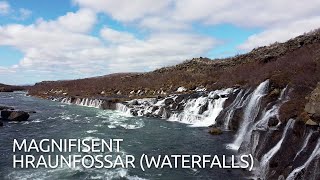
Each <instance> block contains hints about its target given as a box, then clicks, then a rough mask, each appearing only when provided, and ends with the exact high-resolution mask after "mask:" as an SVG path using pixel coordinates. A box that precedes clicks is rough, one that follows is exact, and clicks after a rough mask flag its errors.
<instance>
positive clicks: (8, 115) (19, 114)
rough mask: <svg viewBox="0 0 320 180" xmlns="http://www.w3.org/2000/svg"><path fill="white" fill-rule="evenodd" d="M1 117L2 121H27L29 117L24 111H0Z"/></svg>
mask: <svg viewBox="0 0 320 180" xmlns="http://www.w3.org/2000/svg"><path fill="white" fill-rule="evenodd" d="M1 117H2V119H3V120H9V121H27V120H28V119H29V117H30V115H29V113H27V112H24V111H8V110H5V111H1Z"/></svg>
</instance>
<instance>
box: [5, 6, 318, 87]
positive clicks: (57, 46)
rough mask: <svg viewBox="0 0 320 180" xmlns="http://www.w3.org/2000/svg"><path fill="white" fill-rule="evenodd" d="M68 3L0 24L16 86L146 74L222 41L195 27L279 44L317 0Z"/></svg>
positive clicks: (313, 11)
mask: <svg viewBox="0 0 320 180" xmlns="http://www.w3.org/2000/svg"><path fill="white" fill-rule="evenodd" d="M72 4H73V5H74V6H76V7H78V10H77V11H75V12H67V13H66V14H64V15H61V16H60V17H57V18H56V19H53V20H45V19H43V18H40V17H39V18H38V20H36V21H35V22H34V23H32V24H29V25H22V24H6V25H0V39H1V41H0V46H10V47H14V48H16V49H18V50H19V51H20V52H22V53H23V58H22V59H21V60H20V62H19V63H18V64H15V65H13V66H10V67H1V66H0V77H3V76H7V75H8V74H10V75H12V76H13V77H15V80H16V82H14V83H21V81H24V80H25V78H26V77H28V80H30V81H31V82H36V81H38V80H39V79H41V80H44V79H66V78H67V79H68V78H81V77H87V76H96V75H104V74H109V73H113V72H129V71H148V70H153V69H155V68H159V67H162V66H168V65H172V64H176V63H179V62H181V61H183V60H185V59H188V58H192V57H198V56H205V55H206V54H207V53H208V52H210V51H211V50H213V49H214V48H215V47H216V46H218V45H220V44H221V41H220V40H219V39H217V38H215V37H212V36H208V35H204V34H201V33H197V31H196V28H197V27H196V26H195V25H194V24H201V25H204V26H206V27H208V28H215V27H216V26H217V25H219V24H231V25H233V26H237V27H240V28H248V29H250V28H259V29H261V31H260V32H259V33H257V34H254V35H252V36H250V37H248V39H247V40H246V41H245V42H243V44H239V46H238V48H239V49H241V50H245V51H248V50H251V49H253V48H255V47H258V46H262V45H268V44H270V43H273V42H275V41H280V42H281V41H286V40H288V39H290V38H292V37H294V36H297V35H299V34H302V33H304V32H307V31H310V30H312V29H314V28H318V27H317V25H318V24H320V13H319V12H318V7H320V2H319V1H317V0H310V1H309V2H308V3H305V2H302V1H301V2H295V3H292V1H289V0H280V1H273V0H271V1H268V2H262V1H253V0H249V1H246V2H245V3H244V2H239V1H232V0H221V1H217V2H213V1H211V0H185V1H178V0H163V1H149V0H108V1H104V0H73V1H72ZM301 7H303V8H301ZM11 9H12V8H11V7H10V4H9V3H8V2H6V1H0V15H2V16H4V15H8V13H9V12H10V11H11ZM16 11H17V10H16ZM18 11H20V12H21V14H23V16H21V17H28V16H30V15H31V13H32V12H31V11H29V10H26V9H20V10H18ZM101 15H104V16H108V17H111V18H112V19H113V20H114V21H116V22H118V23H120V24H122V25H124V26H127V27H133V28H135V29H138V30H139V31H140V32H142V33H143V34H144V36H143V37H137V34H135V33H132V32H130V31H126V30H119V29H117V28H114V27H112V25H110V24H108V22H102V24H101V22H99V21H98V16H101ZM98 23H100V24H98ZM98 25H99V26H98ZM98 27H100V29H99V28H98ZM97 28H98V29H97ZM93 30H94V31H95V32H96V33H93Z"/></svg>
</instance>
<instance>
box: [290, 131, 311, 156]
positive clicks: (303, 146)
mask: <svg viewBox="0 0 320 180" xmlns="http://www.w3.org/2000/svg"><path fill="white" fill-rule="evenodd" d="M312 134H313V131H312V130H311V131H310V132H309V134H308V136H307V137H306V139H305V140H304V142H303V145H302V147H301V149H300V150H299V152H297V154H296V156H295V157H294V159H293V161H294V160H295V159H296V158H297V157H298V156H299V155H300V153H301V152H303V151H304V149H305V148H306V147H307V145H308V143H309V140H310V138H311V136H312Z"/></svg>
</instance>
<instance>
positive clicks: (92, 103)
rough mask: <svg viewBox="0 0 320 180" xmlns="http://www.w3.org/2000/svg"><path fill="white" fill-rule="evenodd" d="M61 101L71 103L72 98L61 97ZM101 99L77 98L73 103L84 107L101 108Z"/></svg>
mask: <svg viewBox="0 0 320 180" xmlns="http://www.w3.org/2000/svg"><path fill="white" fill-rule="evenodd" d="M61 102H62V103H66V104H72V99H71V98H70V97H68V98H63V99H62V100H61ZM102 103H103V101H102V100H100V99H89V98H77V99H76V100H75V102H74V104H76V105H78V106H86V107H94V108H101V105H102Z"/></svg>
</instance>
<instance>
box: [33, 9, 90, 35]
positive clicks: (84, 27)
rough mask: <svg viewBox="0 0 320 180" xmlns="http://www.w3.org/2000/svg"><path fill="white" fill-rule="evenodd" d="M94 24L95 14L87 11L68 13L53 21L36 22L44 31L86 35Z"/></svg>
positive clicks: (40, 20)
mask: <svg viewBox="0 0 320 180" xmlns="http://www.w3.org/2000/svg"><path fill="white" fill-rule="evenodd" d="M95 23H96V14H95V13H94V12H92V11H91V10H88V9H80V10H78V11H77V12H75V13H74V12H68V13H67V14H66V15H64V16H60V17H59V18H58V19H56V20H53V21H44V20H42V19H39V20H38V23H37V26H38V27H39V28H40V29H44V30H49V31H51V30H61V31H67V32H80V33H86V32H88V31H90V30H91V28H92V27H93V26H94V24H95Z"/></svg>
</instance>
